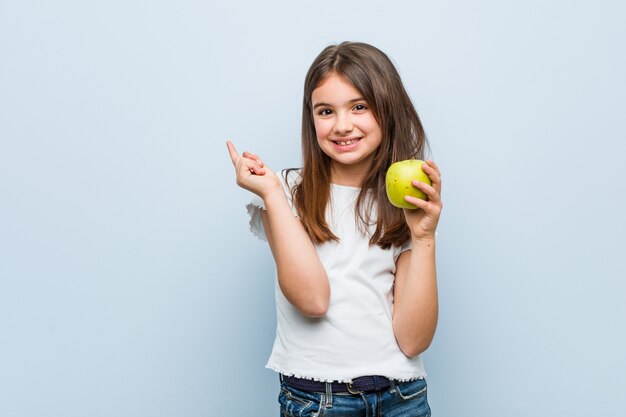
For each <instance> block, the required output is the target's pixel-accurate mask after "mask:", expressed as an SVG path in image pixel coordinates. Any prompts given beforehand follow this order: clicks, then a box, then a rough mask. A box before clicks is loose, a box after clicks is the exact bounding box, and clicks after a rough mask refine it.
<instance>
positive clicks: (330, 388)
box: [324, 382, 333, 408]
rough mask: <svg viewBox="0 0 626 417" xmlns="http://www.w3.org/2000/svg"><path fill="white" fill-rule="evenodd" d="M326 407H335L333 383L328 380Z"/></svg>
mask: <svg viewBox="0 0 626 417" xmlns="http://www.w3.org/2000/svg"><path fill="white" fill-rule="evenodd" d="M324 408H333V384H332V383H330V382H326V404H324Z"/></svg>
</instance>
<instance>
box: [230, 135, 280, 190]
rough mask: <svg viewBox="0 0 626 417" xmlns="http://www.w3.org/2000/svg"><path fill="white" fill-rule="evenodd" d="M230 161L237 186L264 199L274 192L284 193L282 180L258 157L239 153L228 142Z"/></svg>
mask: <svg viewBox="0 0 626 417" xmlns="http://www.w3.org/2000/svg"><path fill="white" fill-rule="evenodd" d="M226 147H228V153H229V154H230V159H231V160H232V161H233V166H234V167H235V173H236V174H237V185H239V186H240V187H241V188H245V189H246V190H248V191H251V192H253V193H254V194H256V195H258V196H259V197H261V198H262V199H265V197H266V196H267V195H269V194H270V193H272V192H275V191H280V192H281V193H282V192H283V186H282V184H281V182H280V179H279V178H278V177H277V176H276V174H274V172H272V170H270V169H269V168H268V167H267V166H266V165H265V164H264V163H263V161H262V160H261V158H259V157H258V156H257V155H254V154H251V153H250V152H244V153H243V154H242V155H239V154H238V153H237V150H236V149H235V145H233V143H232V142H231V141H227V142H226Z"/></svg>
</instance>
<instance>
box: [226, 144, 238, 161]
mask: <svg viewBox="0 0 626 417" xmlns="http://www.w3.org/2000/svg"><path fill="white" fill-rule="evenodd" d="M226 147H227V148H228V153H229V154H230V159H231V160H232V161H233V165H234V166H237V159H239V154H238V153H237V150H236V149H235V145H233V143H232V142H231V141H229V140H228V141H226Z"/></svg>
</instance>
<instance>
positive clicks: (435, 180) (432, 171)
mask: <svg viewBox="0 0 626 417" xmlns="http://www.w3.org/2000/svg"><path fill="white" fill-rule="evenodd" d="M422 170H423V171H424V172H425V173H426V174H427V175H428V177H429V178H430V181H431V182H432V185H433V187H434V188H435V190H437V192H438V193H439V194H441V173H440V172H439V168H438V167H437V165H436V164H435V163H434V162H433V161H430V164H429V163H425V164H424V165H422Z"/></svg>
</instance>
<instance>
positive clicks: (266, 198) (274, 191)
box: [260, 184, 286, 207]
mask: <svg viewBox="0 0 626 417" xmlns="http://www.w3.org/2000/svg"><path fill="white" fill-rule="evenodd" d="M260 197H261V198H262V199H263V202H264V203H265V206H266V207H267V206H268V205H272V203H274V202H275V201H277V200H278V201H280V200H285V199H286V196H285V191H284V190H283V187H282V185H280V184H279V185H278V186H277V187H273V188H271V189H270V190H268V191H266V192H265V193H263V195H262V196H260Z"/></svg>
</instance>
